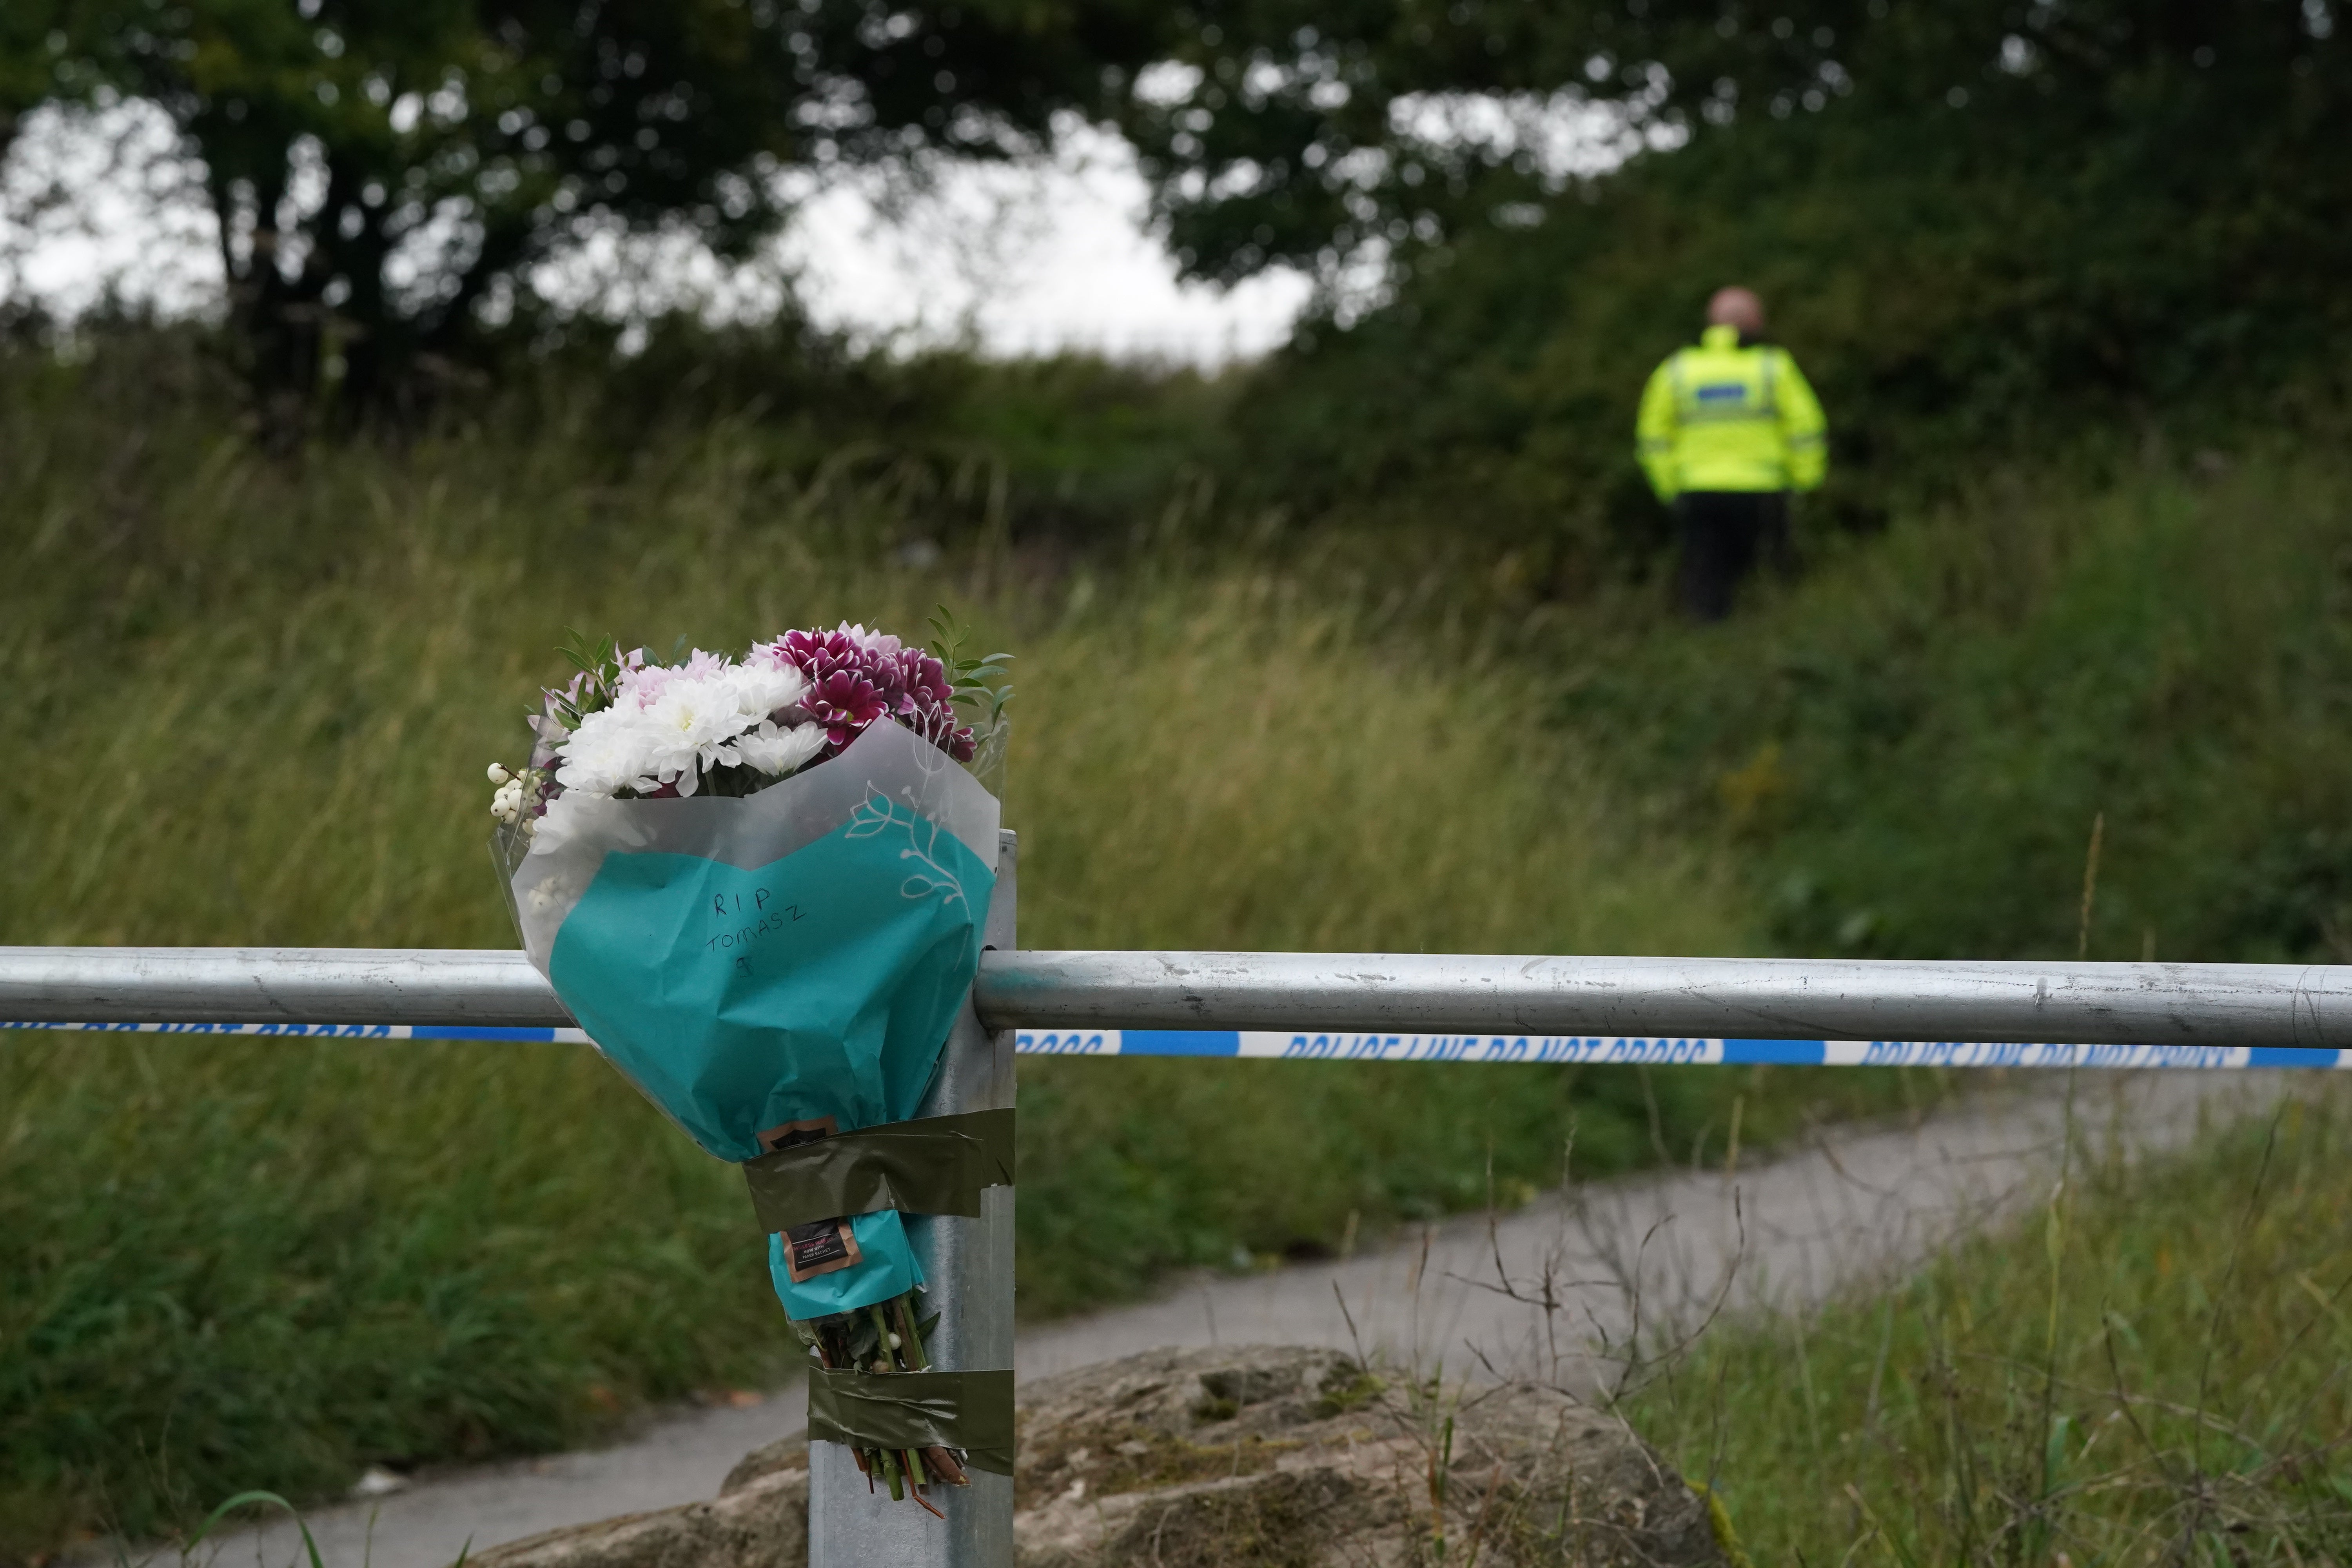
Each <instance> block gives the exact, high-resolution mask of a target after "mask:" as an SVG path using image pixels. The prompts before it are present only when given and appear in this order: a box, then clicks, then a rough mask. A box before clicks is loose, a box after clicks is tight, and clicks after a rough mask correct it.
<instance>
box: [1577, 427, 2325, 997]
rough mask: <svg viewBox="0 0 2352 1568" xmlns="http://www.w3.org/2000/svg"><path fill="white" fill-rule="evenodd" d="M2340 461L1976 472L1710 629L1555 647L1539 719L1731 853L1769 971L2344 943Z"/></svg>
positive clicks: (2268, 950)
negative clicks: (1967, 487) (1634, 778)
mask: <svg viewBox="0 0 2352 1568" xmlns="http://www.w3.org/2000/svg"><path fill="white" fill-rule="evenodd" d="M2347 495H2352V464H2347V461H2346V460H2345V458H2343V457H2342V456H2341V447H2340V444H2336V443H2320V442H2314V443H2312V444H2311V445H2309V446H2307V447H2299V448H2298V447H2293V446H2290V445H2288V444H2287V443H2286V442H2284V440H2279V441H2275V442H2273V443H2271V444H2268V445H2263V446H2256V447H2251V448H2250V449H2248V450H2247V451H2246V452H2244V453H2242V455H2241V456H2240V457H2239V458H2236V459H2234V460H2223V459H2221V458H2218V457H2214V456H2212V455H2209V459H2208V460H2207V461H2206V462H2205V463H2204V464H2203V465H2202V466H2201V467H2197V466H2191V467H2189V468H2186V469H2185V470H2184V469H2179V468H2174V467H2173V466H2171V465H2169V464H2168V463H2165V462H2162V461H2157V462H2147V461H2144V460H2142V459H2140V458H2132V459H2131V460H2129V461H2124V462H2119V463H2094V462H2092V461H2090V460H2089V459H2088V458H2084V459H2083V460H2082V461H2078V462H2075V463H2073V464H2065V463H2058V462H2055V461H2053V462H2052V463H2051V464H2050V465H2049V466H2048V467H2046V468H2043V469H2042V470H2041V471H2039V472H2035V473H2027V474H2018V473H2010V474H2001V475H1995V476H1990V477H1989V478H1988V479H1986V480H1985V481H1984V484H1983V487H1982V489H1981V490H1980V491H1979V493H1977V494H1975V495H1973V496H1970V497H1969V498H1966V499H1965V500H1963V501H1960V502H1958V503H1955V504H1954V505H1953V506H1951V507H1950V508H1949V509H1948V510H1942V511H1939V512H1937V513H1932V514H1927V515H1919V516H1913V517H1907V518H1905V519H1902V520H1899V521H1897V522H1896V523H1895V525H1894V526H1892V527H1891V528H1889V529H1888V530H1887V531H1885V533H1884V534H1883V535H1881V536H1879V537H1876V538H1873V539H1870V540H1867V541H1854V540H1846V541H1821V542H1818V545H1817V548H1816V551H1815V555H1816V560H1815V563H1814V566H1813V569H1812V570H1811V571H1810V572H1809V573H1808V574H1807V575H1806V576H1805V577H1804V578H1803V580H1801V582H1799V583H1798V584H1794V585H1793V586H1791V587H1789V588H1786V589H1782V590H1779V591H1777V592H1765V593H1761V594H1759V595H1758V596H1757V603H1756V604H1755V605H1754V606H1753V609H1752V611H1751V613H1749V614H1748V615H1745V616H1741V617H1740V618H1738V620H1735V621H1734V622H1732V623H1731V624H1729V625H1727V626H1723V627H1721V628H1717V629H1715V630H1712V631H1708V632H1704V633H1698V634H1689V635H1680V636H1664V637H1661V636H1658V635H1656V634H1655V632H1654V630H1649V629H1645V628H1643V626H1641V625H1640V623H1639V622H1638V621H1636V622H1634V623H1633V625H1631V626H1627V627H1625V628H1623V629H1622V630H1619V631H1614V632H1612V633H1608V634H1601V633H1597V632H1595V631H1594V630H1592V629H1591V623H1590V622H1587V623H1585V624H1581V625H1578V626H1571V627H1569V628H1568V629H1567V630H1566V631H1565V632H1564V633H1563V634H1562V637H1561V642H1562V647H1563V649H1564V651H1562V652H1560V653H1557V654H1555V655H1554V656H1553V657H1554V658H1555V659H1556V660H1557V662H1558V663H1559V665H1560V666H1561V667H1562V668H1565V669H1566V671H1567V672H1568V673H1567V674H1566V676H1565V678H1564V679H1562V680H1561V681H1560V682H1559V707H1558V709H1557V710H1556V712H1557V716H1558V717H1559V721H1561V722H1562V723H1563V724H1565V725H1566V726H1568V727H1569V728H1570V730H1571V731H1574V732H1576V733H1579V734H1581V735H1584V736H1586V737H1587V738H1588V740H1589V741H1599V740H1600V739H1601V738H1604V737H1605V738H1608V739H1610V740H1612V741H1613V742H1615V743H1616V745H1617V746H1619V747H1620V748H1622V749H1623V750H1624V751H1626V752H1629V753H1631V754H1632V755H1633V757H1634V758H1635V759H1636V761H1635V763H1634V767H1633V770H1632V771H1634V772H1637V773H1646V774H1647V775H1648V776H1650V777H1652V778H1654V779H1657V780H1662V781H1666V782H1665V784H1664V786H1663V787H1661V788H1660V789H1659V790H1658V792H1657V793H1658V795H1659V796H1660V799H1661V809H1662V810H1664V812H1666V813H1668V814H1670V815H1671V816H1674V817H1675V819H1677V820H1679V821H1681V822H1683V823H1685V824H1687V825H1689V827H1690V828H1691V829H1693V830H1698V831H1702V832H1705V833H1706V834H1708V835H1710V836H1713V837H1717V841H1719V842H1726V843H1728V844H1730V845H1732V846H1735V847H1736V850H1735V856H1736V859H1737V861H1738V864H1739V865H1740V866H1741V868H1742V873H1741V874H1742V879H1743V884H1744V886H1745V887H1746V889H1748V892H1749V893H1750V895H1751V897H1752V899H1753V900H1754V907H1755V908H1756V910H1758V912H1759V919H1760V920H1761V921H1762V922H1763V931H1764V940H1765V941H1766V942H1768V943H1769V945H1770V946H1771V947H1772V948H1773V949H1775V950H1776V951H1780V952H1817V953H1851V954H1855V955H1861V956H1905V957H1937V958H1941V957H1969V958H1998V957H2072V956H2073V955H2074V951H2075V942H2076V935H2077V929H2076V928H2077V921H2076V908H2075V905H2074V902H2073V901H2072V900H2069V899H2068V898H2067V897H2066V896H2065V895H2066V891H2067V890H2068V889H2071V888H2075V887H2079V885H2080V879H2081V875H2082V867H2083V858H2084V844H2085V841H2086V840H2087V838H2088V837H2089V834H2090V828H2091V824H2092V821H2093V819H2094V818H2095V816H2102V815H2103V816H2105V823H2106V829H2105V851H2104V854H2103V857H2102V867H2101V874H2100V896H2099V901H2098V907H2097V910H2096V911H2095V921H2094V923H2093V925H2092V928H2091V931H2090V954H2091V956H2092V957H2094V958H2104V959H2138V958H2142V957H2155V958H2179V959H2200V960H2239V961H2245V962H2298V961H2309V960H2313V959H2320V960H2328V961H2337V962H2340V961H2342V960H2343V959H2344V958H2345V957H2346V956H2347V954H2352V945H2347V941H2346V938H2345V935H2344V933H2345V932H2346V931H2352V834H2347V831H2346V828H2345V826H2344V821H2343V813H2342V809H2341V802H2342V801H2343V799H2344V797H2345V794H2346V792H2347V789H2352V742H2347V735H2352V723H2347V721H2352V508H2347V504H2346V499H2345V498H2346V497H2347Z"/></svg>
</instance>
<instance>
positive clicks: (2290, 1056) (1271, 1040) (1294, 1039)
mask: <svg viewBox="0 0 2352 1568" xmlns="http://www.w3.org/2000/svg"><path fill="white" fill-rule="evenodd" d="M5 1029H66V1030H77V1031H94V1032H98V1033H102V1034H142V1035H231V1036H252V1037H276V1038H280V1039H284V1038H316V1039H336V1040H475V1041H484V1042H491V1043H500V1042H503V1043H511V1044H522V1045H529V1044H542V1045H544V1044H555V1045H586V1044H588V1043H589V1041H588V1036H587V1034H586V1032H585V1031H583V1030H580V1029H550V1028H524V1027H502V1026H491V1025H469V1024H442V1025H430V1024H38V1023H6V1022H0V1030H5ZM1013 1049H1014V1050H1016V1051H1018V1052H1020V1053H1021V1054H1022V1055H1024V1056H1041V1057H1212V1058H1234V1059H1250V1060H1260V1061H1349V1062H1503V1063H1518V1064H1522V1065H1543V1064H1550V1065H1570V1064H1588V1065H1593V1066H1605V1065H1611V1064H1617V1065H1629V1066H1647V1067H1762V1066H1773V1067H1865V1068H1867V1067H1926V1068H2107V1069H2131V1068H2192V1069H2199V1070H2208V1071H2210V1070H2215V1069H2222V1070H2226V1069H2230V1068H2352V1051H2339V1050H2333V1049H2329V1048H2326V1047H2284V1046H2087V1045H2057V1044H2050V1045H2014V1044H2008V1043H2004V1042H2000V1041H1957V1042H1955V1041H1934V1040H1692V1039H1664V1038H1658V1039H1647V1038H1637V1037H1624V1036H1616V1037H1611V1036H1591V1035H1347V1034H1313V1033H1307V1032H1288V1033H1286V1032H1283V1031H1280V1030H1234V1029H1068V1030H1051V1031H1048V1030H1037V1029H1021V1030H1017V1031H1015V1032H1014V1034H1013Z"/></svg>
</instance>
